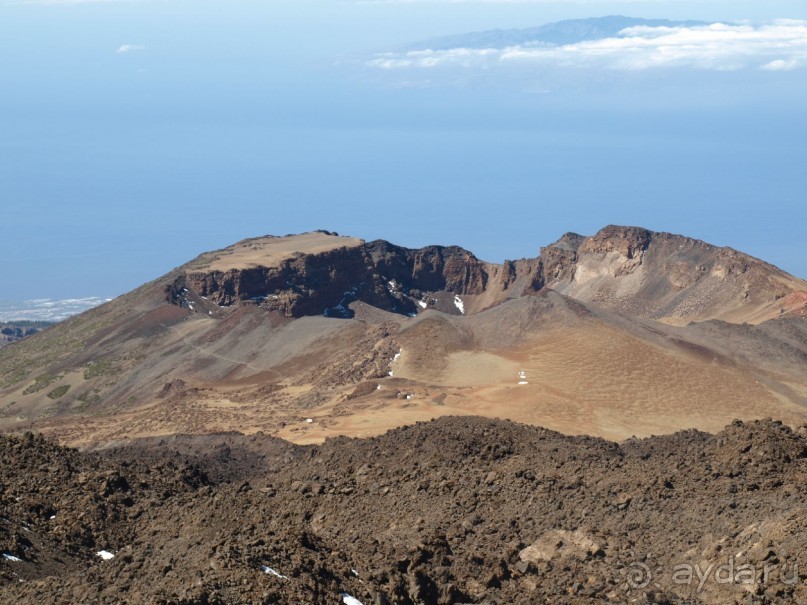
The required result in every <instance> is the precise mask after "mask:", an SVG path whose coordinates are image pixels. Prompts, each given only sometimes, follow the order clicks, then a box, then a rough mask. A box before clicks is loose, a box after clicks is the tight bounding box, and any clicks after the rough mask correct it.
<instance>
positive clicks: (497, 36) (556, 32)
mask: <svg viewBox="0 0 807 605" xmlns="http://www.w3.org/2000/svg"><path fill="white" fill-rule="evenodd" d="M705 25H709V23H708V22H706V21H672V20H668V19H639V18H634V17H623V16H620V15H611V16H607V17H595V18H589V19H569V20H565V21H558V22H556V23H548V24H546V25H541V26H538V27H529V28H525V29H494V30H487V31H481V32H473V33H468V34H458V35H453V36H443V37H439V38H432V39H429V40H424V41H422V42H417V43H415V44H411V45H407V46H405V47H401V48H399V49H397V50H401V51H417V50H427V49H428V50H435V51H441V50H451V49H454V48H474V49H482V48H506V47H509V46H528V45H550V46H562V45H564V44H576V43H579V42H586V41H589V40H601V39H603V38H612V37H616V36H617V35H618V34H619V33H620V32H621V31H622V30H624V29H627V28H629V27H640V26H644V27H698V26H705Z"/></svg>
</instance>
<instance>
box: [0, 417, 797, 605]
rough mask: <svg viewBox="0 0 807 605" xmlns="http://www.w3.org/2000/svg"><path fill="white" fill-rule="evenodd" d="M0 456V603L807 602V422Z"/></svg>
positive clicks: (432, 432)
mask: <svg viewBox="0 0 807 605" xmlns="http://www.w3.org/2000/svg"><path fill="white" fill-rule="evenodd" d="M0 459H2V464H0V551H2V554H4V555H9V556H12V557H16V558H18V559H20V561H14V560H9V559H8V557H3V558H2V559H0V602H2V603H19V604H20V605H23V604H28V603H37V604H39V603H65V604H66V603H79V602H81V603H88V602H92V603H165V604H168V603H182V604H191V603H194V604H196V603H199V604H201V603H221V604H224V603H227V604H234V603H253V604H257V603H311V604H320V603H321V604H326V603H327V604H331V603H338V602H340V601H341V595H342V593H348V594H350V595H352V596H353V597H355V598H356V599H358V601H359V602H361V603H363V604H364V605H368V604H373V605H375V604H383V603H394V604H400V605H404V604H406V605H410V604H444V603H445V604H453V603H569V604H586V603H680V604H684V603H691V604H695V603H706V604H714V605H726V604H735V603H736V604H742V605H748V604H753V603H769V604H774V603H781V604H791V603H805V602H807V585H805V582H807V561H805V560H803V553H804V550H805V546H806V545H807V544H805V541H807V536H805V534H804V532H803V527H804V523H805V518H806V513H807V495H805V492H804V490H803V486H804V482H805V479H807V429H799V430H798V431H793V430H792V429H789V428H787V427H786V426H784V425H782V424H780V423H777V422H772V421H759V422H753V423H750V424H743V423H740V422H737V423H734V424H733V425H731V426H729V427H728V428H726V429H725V430H724V431H722V432H720V433H719V434H717V435H714V436H712V435H708V434H704V433H699V432H695V431H686V432H682V433H678V434H675V435H670V436H665V437H654V438H651V439H646V440H630V441H628V442H625V443H622V444H616V443H611V442H607V441H603V440H600V439H595V438H590V437H567V436H562V435H560V434H557V433H553V432H550V431H547V430H544V429H540V428H535V427H528V426H523V425H519V424H515V423H512V422H507V421H492V420H485V419H480V418H443V419H440V420H437V421H434V422H431V423H425V424H418V425H416V426H412V427H408V428H402V429H396V430H394V431H391V432H390V433H388V434H386V435H384V436H381V437H377V438H372V439H367V440H350V439H347V438H338V439H333V440H329V441H327V442H326V443H325V444H323V445H322V446H319V447H300V446H294V445H291V444H289V443H286V442H282V441H280V440H276V439H272V438H270V437H266V436H262V435H256V436H252V437H243V436H240V435H237V434H227V435H214V436H208V437H175V438H170V439H166V440H146V441H141V442H138V443H134V444H130V445H128V446H126V447H125V448H122V449H112V450H106V451H102V452H96V453H81V452H78V451H75V450H69V449H63V448H61V447H58V446H56V445H53V444H52V443H49V442H47V441H45V440H43V439H42V438H40V437H33V436H31V435H27V436H25V437H23V438H19V439H18V438H9V437H3V438H0ZM102 549H103V550H106V551H109V552H111V553H114V554H115V556H114V558H113V559H111V560H107V561H105V560H102V559H101V558H100V557H98V556H97V555H96V552H99V551H101V550H102ZM730 561H731V564H732V565H733V566H734V567H733V571H731V575H730V576H729V577H730V578H731V579H733V580H735V581H734V582H732V583H725V582H723V581H722V579H725V577H726V574H729V570H728V567H726V568H724V571H723V572H722V574H723V575H722V576H718V577H719V578H721V581H720V582H718V580H717V579H716V576H715V575H714V574H715V572H716V571H717V569H718V567H719V566H721V565H728V564H729V562H730ZM676 565H690V566H692V568H693V569H694V566H695V565H698V566H699V570H701V572H702V574H704V573H705V570H707V569H709V570H710V571H709V575H708V577H707V579H706V580H705V581H704V582H703V586H702V588H701V589H700V590H698V585H699V584H700V581H699V580H698V579H697V578H696V579H693V580H692V581H691V582H689V584H687V583H685V582H683V579H684V578H683V577H682V576H681V575H680V572H679V575H678V576H677V577H676V576H674V575H673V574H674V572H675V569H676ZM710 566H712V567H711V568H710ZM743 566H745V567H743ZM748 566H750V567H748ZM766 566H767V567H768V576H767V578H764V577H763V575H762V574H763V572H764V570H765V567H766ZM262 567H266V568H272V569H273V570H275V571H276V572H277V573H278V574H280V575H282V576H285V577H279V576H278V575H274V574H272V573H271V572H268V573H267V572H265V571H263V570H262ZM751 569H753V570H756V572H757V573H758V576H757V577H751V576H749V575H748V573H749V570H751ZM794 569H795V570H796V572H795V575H794V574H793V570H794ZM740 570H745V571H740ZM648 571H649V573H650V574H652V577H651V578H649V582H648V583H647V585H645V583H644V581H643V580H640V579H638V576H636V574H641V573H647V572H648ZM693 573H694V572H693ZM742 574H745V575H742ZM632 578H633V580H632ZM674 578H676V579H675V580H674ZM791 578H792V581H791ZM637 582H638V583H639V584H640V585H639V586H636V584H637Z"/></svg>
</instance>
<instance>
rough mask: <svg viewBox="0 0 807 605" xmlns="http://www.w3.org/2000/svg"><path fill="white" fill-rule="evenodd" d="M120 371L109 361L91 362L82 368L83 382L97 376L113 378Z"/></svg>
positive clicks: (118, 367)
mask: <svg viewBox="0 0 807 605" xmlns="http://www.w3.org/2000/svg"><path fill="white" fill-rule="evenodd" d="M120 371H121V369H120V366H118V365H117V364H115V362H113V361H112V360H110V359H99V360H97V361H91V362H90V363H89V364H88V365H87V366H86V367H85V368H84V380H91V379H93V378H97V377H99V376H114V375H115V374H118V373H119V372H120Z"/></svg>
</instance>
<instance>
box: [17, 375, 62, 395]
mask: <svg viewBox="0 0 807 605" xmlns="http://www.w3.org/2000/svg"><path fill="white" fill-rule="evenodd" d="M60 378H61V375H59V374H57V375H55V376H53V375H49V374H44V375H42V376H37V377H36V378H35V379H34V384H32V385H29V386H28V387H26V389H25V390H24V391H23V392H22V394H23V395H30V394H31V393H36V392H38V391H41V390H42V389H47V388H48V387H49V386H50V385H52V384H53V383H54V382H56V381H57V380H59V379H60Z"/></svg>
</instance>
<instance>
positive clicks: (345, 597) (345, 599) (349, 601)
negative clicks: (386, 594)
mask: <svg viewBox="0 0 807 605" xmlns="http://www.w3.org/2000/svg"><path fill="white" fill-rule="evenodd" d="M342 603H344V604H345V605H362V602H361V601H359V600H358V599H357V598H356V597H351V596H350V595H349V594H347V593H346V592H343V593H342Z"/></svg>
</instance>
